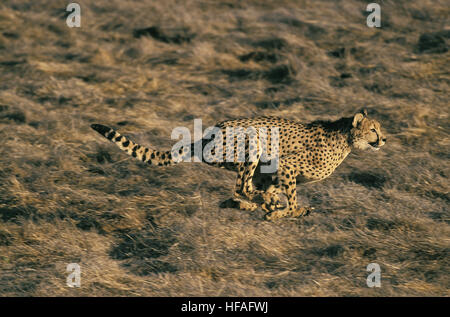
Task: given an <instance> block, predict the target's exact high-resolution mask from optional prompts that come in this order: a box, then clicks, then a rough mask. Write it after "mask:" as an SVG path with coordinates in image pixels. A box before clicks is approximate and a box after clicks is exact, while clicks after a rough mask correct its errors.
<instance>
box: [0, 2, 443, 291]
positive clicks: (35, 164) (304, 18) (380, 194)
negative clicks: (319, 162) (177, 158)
mask: <svg viewBox="0 0 450 317" xmlns="http://www.w3.org/2000/svg"><path fill="white" fill-rule="evenodd" d="M69 2H70V1H62V0H57V1H55V0H41V1H31V0H28V1H26V0H2V2H1V3H0V76H1V77H0V78H1V79H0V137H1V140H2V145H1V147H0V149H1V155H0V295H2V296H54V295H56V296H81V295H83V296H107V295H110V296H165V295H168V296H183V295H184V296H186V295H187V296H190V295H198V296H217V295H222V296H406V295H409V296H419V295H422V296H427V295H439V296H448V295H449V292H448V290H449V284H450V283H449V272H450V268H449V247H450V243H449V236H450V235H449V232H450V230H449V192H448V190H449V182H448V177H449V176H450V169H449V164H448V162H449V154H450V153H449V146H450V142H449V117H448V114H449V104H448V101H449V79H450V76H449V61H450V58H449V56H450V55H449V54H450V53H449V52H448V40H449V38H448V36H449V32H450V30H449V28H448V27H449V24H448V23H449V20H448V16H449V13H450V12H449V8H448V2H447V1H434V0H433V1H432V0H416V1H406V0H405V1H381V2H380V3H381V6H382V25H383V27H382V28H380V29H370V28H368V27H367V26H366V25H365V19H366V18H365V17H366V15H367V13H366V12H365V7H366V5H367V3H368V2H370V1H356V0H349V1H347V0H346V1H317V0H296V1H294V0H291V1H289V0H280V1H263V0H252V1H238V0H227V1H213V0H203V1H177V0H165V1H156V0H155V1H150V0H148V1H137V0H136V1H125V0H96V1H93V0H91V1H88V0H78V3H80V4H81V7H82V27H81V28H79V29H76V28H74V29H70V28H68V27H67V26H66V24H65V17H66V15H67V13H66V12H65V7H66V5H67V4H68V3H69ZM424 33H428V34H426V35H424V36H422V37H421V35H423V34H424ZM364 106H365V107H367V108H368V110H369V114H370V115H371V116H373V117H374V118H377V119H378V120H379V121H381V123H382V125H383V127H384V128H385V130H386V132H387V134H388V143H387V144H386V146H385V147H384V148H383V149H382V150H381V151H379V152H377V153H352V154H351V155H350V156H349V157H348V158H347V160H346V161H345V162H344V164H343V165H342V166H340V167H339V168H338V170H337V171H336V172H335V174H333V175H332V177H330V178H329V179H327V180H325V181H323V182H320V183H316V184H311V185H307V186H304V187H301V188H299V197H300V198H299V199H300V201H301V202H303V203H304V204H309V205H311V206H314V207H315V208H316V211H315V212H314V213H313V214H311V215H309V216H307V217H305V218H302V219H283V220H280V221H278V222H276V223H270V222H265V221H263V220H262V216H263V212H262V211H256V212H254V213H250V212H243V211H239V210H235V209H221V208H219V205H220V202H221V201H223V200H225V199H227V198H228V197H229V195H230V194H231V192H232V189H233V185H234V174H233V173H231V172H228V171H224V170H221V169H216V168H214V167H209V166H204V165H201V164H183V165H177V166H175V167H170V168H151V167H148V166H145V165H144V164H142V163H140V162H137V161H135V160H133V159H132V158H131V157H128V156H126V155H125V154H124V153H122V152H121V151H119V150H118V149H117V148H116V147H115V146H114V145H112V144H110V143H108V142H107V140H105V139H102V138H101V137H100V136H99V135H98V134H97V133H96V132H94V131H93V130H91V129H90V128H89V125H90V124H91V123H97V122H98V123H104V124H108V125H111V126H113V127H116V128H118V129H119V130H120V131H121V132H123V133H124V134H126V135H128V136H131V137H132V138H133V139H134V140H136V141H139V142H141V143H143V144H146V145H151V146H153V147H155V148H162V149H170V147H171V145H172V144H173V142H174V141H171V140H170V134H171V131H172V129H173V128H175V127H177V126H187V127H189V128H190V129H192V127H193V119H194V118H202V119H203V122H204V126H208V125H212V124H214V123H215V122H217V121H221V120H225V119H229V118H237V117H250V116H256V115H276V116H281V117H286V118H294V119H297V120H300V121H310V120H314V119H319V118H321V119H322V118H324V119H326V118H328V119H336V118H339V117H341V116H344V115H345V116H347V115H351V114H352V113H354V111H356V110H359V109H360V108H362V107H364ZM72 262H77V263H79V264H80V265H81V268H82V287H81V288H79V289H73V288H68V287H67V286H66V285H65V281H66V274H67V273H66V272H65V270H66V265H67V264H68V263H72ZM371 262H376V263H379V264H380V266H381V269H382V287H381V288H378V289H370V288H368V287H367V286H366V283H365V280H366V277H367V275H368V273H367V272H366V270H365V269H366V266H367V264H369V263H371Z"/></svg>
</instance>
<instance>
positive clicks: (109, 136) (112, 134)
mask: <svg viewBox="0 0 450 317" xmlns="http://www.w3.org/2000/svg"><path fill="white" fill-rule="evenodd" d="M115 135H116V132H115V131H112V132H111V133H110V134H108V137H107V138H108V140H112V139H113V138H114V136H115Z"/></svg>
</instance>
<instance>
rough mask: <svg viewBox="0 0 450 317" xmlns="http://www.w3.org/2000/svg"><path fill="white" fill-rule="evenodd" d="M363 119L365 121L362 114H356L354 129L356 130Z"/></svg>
mask: <svg viewBox="0 0 450 317" xmlns="http://www.w3.org/2000/svg"><path fill="white" fill-rule="evenodd" d="M363 119H364V115H363V114H362V113H357V114H355V116H354V117H353V123H352V125H353V127H354V128H356V127H357V126H358V124H359V123H360V122H361V121H362V120H363Z"/></svg>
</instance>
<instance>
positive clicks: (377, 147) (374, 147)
mask: <svg viewBox="0 0 450 317" xmlns="http://www.w3.org/2000/svg"><path fill="white" fill-rule="evenodd" d="M369 145H370V146H371V147H372V149H373V150H375V151H378V150H379V149H380V146H379V145H378V142H369Z"/></svg>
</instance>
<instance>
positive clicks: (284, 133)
mask: <svg viewBox="0 0 450 317" xmlns="http://www.w3.org/2000/svg"><path fill="white" fill-rule="evenodd" d="M91 127H92V128H93V129H94V130H96V131H97V132H99V133H100V134H101V135H102V136H104V137H106V138H107V139H109V140H110V141H112V142H114V143H115V144H116V145H117V146H118V147H119V148H120V149H121V150H123V151H125V152H126V153H128V154H129V155H131V156H133V157H135V158H137V159H138V160H140V161H142V162H144V163H148V164H150V165H157V166H169V165H174V164H177V163H178V162H180V161H181V159H182V158H186V157H188V156H189V155H191V156H196V155H197V154H198V153H196V152H195V151H194V149H195V148H196V147H200V149H205V148H206V146H209V149H210V152H209V153H210V156H209V159H205V158H200V160H199V161H201V162H205V163H207V164H209V165H214V166H218V167H222V168H226V169H229V170H233V171H236V172H237V174H238V175H237V179H236V186H235V189H234V194H233V197H232V198H230V199H229V200H227V201H225V202H224V203H223V204H222V206H223V207H237V208H240V209H243V210H251V211H253V210H255V209H257V208H258V206H260V207H261V209H263V210H264V211H265V212H266V213H265V216H264V217H265V219H266V220H275V219H279V218H282V217H286V216H291V217H299V216H304V215H307V214H309V212H310V211H311V210H312V208H309V207H299V206H298V204H297V189H296V186H297V184H305V183H312V182H317V181H320V180H323V179H325V178H327V177H328V176H330V175H331V174H332V173H333V172H334V170H335V169H336V168H337V167H338V166H339V165H340V164H341V163H342V162H343V161H344V159H345V158H346V157H347V156H348V154H349V153H350V152H351V150H352V149H360V150H368V149H370V150H379V149H380V148H381V147H382V146H383V145H384V144H385V142H386V137H385V135H384V134H383V132H382V131H381V125H380V123H379V122H378V121H376V120H374V119H371V118H369V117H368V115H367V111H366V110H362V111H360V112H358V113H356V114H355V115H353V116H351V117H343V118H341V119H338V120H336V121H323V120H317V121H313V122H310V123H300V122H297V121H293V120H288V119H283V118H277V117H257V118H251V119H237V120H228V121H223V122H220V123H218V124H217V125H216V126H215V128H216V130H215V133H216V135H214V133H212V134H211V135H210V136H209V138H208V137H205V136H203V138H202V139H201V140H199V141H197V142H192V143H190V144H189V146H185V147H180V149H177V150H176V151H174V150H172V151H157V150H152V149H150V148H147V147H144V146H141V145H139V144H136V143H134V142H133V141H131V140H130V139H129V138H127V137H125V136H123V135H121V134H119V133H118V132H117V131H115V130H114V129H112V128H110V127H107V126H104V125H101V124H92V125H91ZM230 128H233V129H237V130H238V131H240V133H237V134H236V133H235V134H233V135H229V134H228V132H229V129H230ZM245 129H247V131H248V130H249V129H253V130H251V131H253V132H254V134H253V136H256V137H252V135H251V133H250V134H245V133H242V131H243V130H245ZM263 129H265V130H264V132H265V134H262V133H261V131H263ZM275 130H276V131H277V133H275V134H273V133H272V132H273V131H275ZM217 134H221V138H214V137H215V136H217ZM227 138H228V141H227ZM208 142H209V145H208ZM239 144H241V145H242V144H243V146H241V147H239V146H238V145H239ZM263 149H265V150H266V152H267V154H268V156H267V157H268V158H269V159H270V160H271V162H273V161H276V164H277V168H276V169H275V171H272V172H271V173H262V172H261V171H262V168H263V166H264V165H263V163H262V158H263V154H264V153H263ZM274 154H276V155H274ZM239 157H240V158H241V160H239ZM214 158H215V159H214ZM242 158H243V159H242ZM197 159H198V155H197ZM221 159H222V160H221ZM280 195H284V196H285V197H286V200H287V203H286V204H285V205H283V204H282V202H281V199H280Z"/></svg>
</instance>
